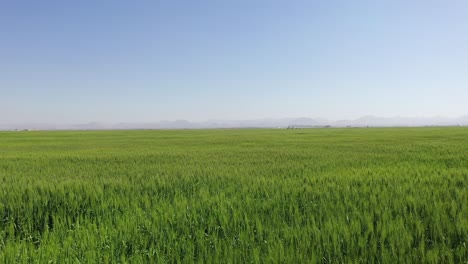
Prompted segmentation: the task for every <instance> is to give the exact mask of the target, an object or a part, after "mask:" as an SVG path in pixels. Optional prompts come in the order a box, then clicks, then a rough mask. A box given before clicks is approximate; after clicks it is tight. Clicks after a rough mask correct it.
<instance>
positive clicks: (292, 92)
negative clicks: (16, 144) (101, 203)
mask: <svg viewBox="0 0 468 264" xmlns="http://www.w3.org/2000/svg"><path fill="white" fill-rule="evenodd" d="M467 13H468V2H465V1H450V2H441V1H422V0H417V1H410V2H408V1H402V0H398V1H378V2H376V1H352V2H351V1H285V2H282V1H244V0H241V1H234V2H226V1H222V2H219V1H200V2H193V1H138V3H136V2H128V1H99V2H96V1H89V0H88V1H87V0H85V1H78V2H61V1H40V2H33V1H30V2H23V1H13V2H5V3H2V4H0V29H1V30H2V32H3V34H2V37H1V41H0V57H1V58H2V59H1V60H0V95H1V96H0V113H1V114H0V125H6V124H33V123H48V124H86V123H90V122H98V123H110V124H116V123H121V122H131V123H148V122H160V121H162V120H189V121H190V122H206V121H209V120H224V121H226V120H228V121H229V120H231V121H232V120H259V119H268V118H270V119H282V118H300V117H306V118H324V119H327V120H354V119H359V118H361V117H363V116H376V117H384V118H393V117H398V116H400V117H411V118H423V119H424V118H426V119H430V118H433V117H444V118H451V119H457V118H461V117H464V116H466V115H468V107H467V105H468V78H467V77H466V73H467V72H468V48H467V47H468V16H466V14H467Z"/></svg>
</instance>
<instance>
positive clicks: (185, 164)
mask: <svg viewBox="0 0 468 264" xmlns="http://www.w3.org/2000/svg"><path fill="white" fill-rule="evenodd" d="M467 190H468V129H467V128H392V129H380V128H378V129H377V128H375V129H370V128H369V129H365V128H363V129H298V130H281V129H275V130H273V129H258V130H248V129H245V130H179V131H75V132H0V262H1V263H15V262H19V263H96V262H98V263H164V262H166V263H467V262H468V248H467V247H468V191H467Z"/></svg>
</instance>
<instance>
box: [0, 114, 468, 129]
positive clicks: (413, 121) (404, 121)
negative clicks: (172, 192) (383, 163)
mask: <svg viewBox="0 0 468 264" xmlns="http://www.w3.org/2000/svg"><path fill="white" fill-rule="evenodd" d="M418 126H468V115H467V116H462V117H460V118H446V117H427V118H416V117H376V116H363V117H361V118H358V119H353V120H327V119H322V118H307V117H301V118H281V119H255V120H209V121H205V122H190V121H187V120H175V121H160V122H150V123H117V124H111V123H100V122H92V123H86V124H61V125H60V124H46V123H30V124H0V130H15V129H16V130H25V129H38V130H106V129H202V128H286V127H418Z"/></svg>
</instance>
